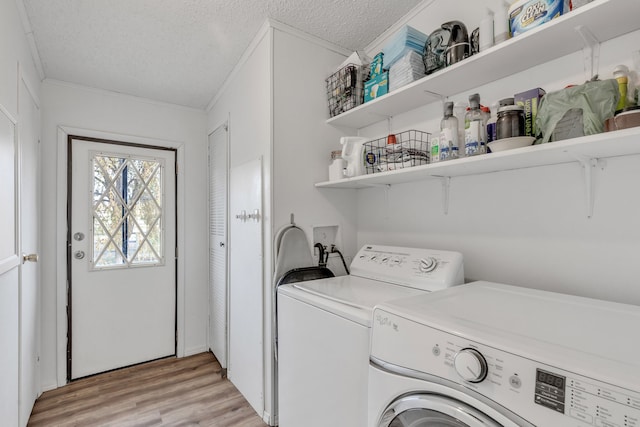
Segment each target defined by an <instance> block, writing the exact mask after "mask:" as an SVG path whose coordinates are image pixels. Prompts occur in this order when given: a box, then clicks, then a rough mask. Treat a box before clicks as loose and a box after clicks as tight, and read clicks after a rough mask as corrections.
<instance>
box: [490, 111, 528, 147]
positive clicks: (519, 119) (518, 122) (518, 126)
mask: <svg viewBox="0 0 640 427" xmlns="http://www.w3.org/2000/svg"><path fill="white" fill-rule="evenodd" d="M517 136H525V128H524V108H523V107H522V106H520V105H504V106H502V107H500V108H499V109H498V120H497V121H496V137H497V139H504V138H514V137H517Z"/></svg>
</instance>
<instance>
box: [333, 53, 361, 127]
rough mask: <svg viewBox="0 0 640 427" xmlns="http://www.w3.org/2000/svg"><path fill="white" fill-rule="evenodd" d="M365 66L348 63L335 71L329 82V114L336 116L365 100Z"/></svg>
mask: <svg viewBox="0 0 640 427" xmlns="http://www.w3.org/2000/svg"><path fill="white" fill-rule="evenodd" d="M366 73H367V75H366V76H365V75H364V74H365V67H363V66H360V65H354V64H348V65H346V66H344V67H342V68H340V69H339V70H338V71H336V72H335V73H333V74H332V75H331V76H329V78H327V79H326V82H327V99H328V100H329V116H330V117H334V116H337V115H338V114H340V113H344V112H345V111H348V110H350V109H352V108H355V107H357V106H358V105H360V104H362V102H363V101H364V81H365V79H366V77H368V75H369V73H368V71H367V72H366Z"/></svg>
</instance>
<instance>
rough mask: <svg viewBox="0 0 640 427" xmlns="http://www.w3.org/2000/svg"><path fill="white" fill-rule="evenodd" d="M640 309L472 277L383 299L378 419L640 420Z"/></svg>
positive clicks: (421, 424) (375, 349) (418, 425)
mask: <svg viewBox="0 0 640 427" xmlns="http://www.w3.org/2000/svg"><path fill="white" fill-rule="evenodd" d="M639 328H640V307H638V306H631V305H625V304H616V303H611V302H605V301H598V300H593V299H588V298H581V297H575V296H569V295H562V294H556V293H551V292H544V291H538V290H532V289H525V288H518V287H514V286H508V285H501V284H495V283H489V282H474V283H471V284H468V285H464V286H458V287H455V288H451V289H447V290H444V291H441V292H437V293H433V294H429V295H419V296H416V297H414V298H411V299H403V300H396V301H393V302H386V303H382V304H380V305H378V306H377V307H376V309H375V311H374V324H373V327H372V338H371V357H370V367H369V424H368V425H369V427H409V426H411V427H431V426H458V427H462V426H472V427H475V426H485V427H486V426H507V427H515V426H518V427H523V426H539V427H587V426H596V427H639V426H640V332H639Z"/></svg>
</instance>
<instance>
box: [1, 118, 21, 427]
mask: <svg viewBox="0 0 640 427" xmlns="http://www.w3.org/2000/svg"><path fill="white" fill-rule="evenodd" d="M15 123H16V121H15V120H14V118H13V117H11V115H10V114H8V112H7V111H6V110H5V109H4V108H3V107H2V105H0V182H1V183H2V184H1V185H0V206H1V208H0V348H1V350H0V424H2V425H6V426H16V425H18V420H19V410H18V397H19V393H20V390H19V371H20V369H19V368H20V362H19V360H20V350H19V344H20V337H19V317H20V313H19V306H20V300H19V277H18V276H19V268H18V265H19V263H20V261H19V258H18V251H17V249H18V245H17V233H16V230H17V221H16V211H17V209H16V206H17V201H18V198H17V196H16V183H17V182H18V175H17V167H16V166H17V163H16V160H17V147H16V139H15V133H16V132H15Z"/></svg>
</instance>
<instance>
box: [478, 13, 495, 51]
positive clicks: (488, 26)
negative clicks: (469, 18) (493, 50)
mask: <svg viewBox="0 0 640 427" xmlns="http://www.w3.org/2000/svg"><path fill="white" fill-rule="evenodd" d="M493 36H494V34H493V11H492V10H491V9H487V10H486V13H485V16H484V18H482V21H480V43H479V44H480V52H484V51H485V50H487V49H489V48H490V47H491V46H493V44H494V38H493Z"/></svg>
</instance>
